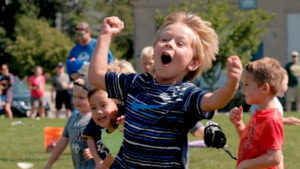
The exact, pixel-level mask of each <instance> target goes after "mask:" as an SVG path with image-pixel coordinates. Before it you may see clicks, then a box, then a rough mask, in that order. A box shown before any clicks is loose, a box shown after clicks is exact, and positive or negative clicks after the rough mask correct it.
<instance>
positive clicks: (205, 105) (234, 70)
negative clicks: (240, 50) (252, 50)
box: [201, 56, 243, 111]
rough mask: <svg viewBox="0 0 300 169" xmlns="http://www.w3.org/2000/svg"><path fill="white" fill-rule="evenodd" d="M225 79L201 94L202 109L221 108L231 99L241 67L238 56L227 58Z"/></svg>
mask: <svg viewBox="0 0 300 169" xmlns="http://www.w3.org/2000/svg"><path fill="white" fill-rule="evenodd" d="M227 69H228V70H227V81H226V83H225V84H224V86H222V87H221V88H219V89H217V90H216V91H214V92H212V93H207V94H205V95H204V96H203V99H202V101H201V107H202V110H204V111H213V110H216V109H220V108H223V107H224V106H226V104H227V103H228V102H229V101H230V100H231V99H232V97H233V96H234V94H235V92H236V90H237V89H238V86H239V81H240V79H241V75H242V71H243V67H242V63H241V61H240V59H239V57H238V56H230V57H229V58H228V59H227Z"/></svg>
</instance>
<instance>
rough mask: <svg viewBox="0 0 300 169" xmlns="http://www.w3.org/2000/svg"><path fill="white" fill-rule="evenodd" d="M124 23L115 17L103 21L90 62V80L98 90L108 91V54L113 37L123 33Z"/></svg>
mask: <svg viewBox="0 0 300 169" xmlns="http://www.w3.org/2000/svg"><path fill="white" fill-rule="evenodd" d="M123 28H124V23H123V22H122V21H121V20H120V19H119V18H118V17H115V16H111V17H107V18H105V19H104V20H103V23H102V30H101V32H100V34H99V36H98V42H97V45H96V48H95V50H94V53H93V57H92V59H91V61H90V66H89V73H88V80H89V83H90V84H92V85H94V86H95V87H97V88H100V89H103V90H106V87H105V73H106V72H107V53H108V51H109V45H110V42H111V39H112V36H113V35H116V34H118V33H120V32H121V30H122V29H123Z"/></svg>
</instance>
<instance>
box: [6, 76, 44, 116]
mask: <svg viewBox="0 0 300 169" xmlns="http://www.w3.org/2000/svg"><path fill="white" fill-rule="evenodd" d="M14 80H15V83H14V85H13V102H12V104H11V109H12V112H13V115H14V117H27V116H28V115H29V114H30V113H29V112H30V110H31V103H30V90H29V89H28V88H27V86H26V84H25V83H24V82H22V81H21V80H20V79H19V78H18V77H16V76H15V79H14ZM48 111H50V105H49V103H48V102H47V103H46V107H45V112H46V115H47V112H48ZM37 114H38V113H37Z"/></svg>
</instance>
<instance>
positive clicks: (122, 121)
mask: <svg viewBox="0 0 300 169" xmlns="http://www.w3.org/2000/svg"><path fill="white" fill-rule="evenodd" d="M116 123H117V124H119V125H123V126H124V123H125V116H124V115H122V116H120V117H118V118H117V122H116Z"/></svg>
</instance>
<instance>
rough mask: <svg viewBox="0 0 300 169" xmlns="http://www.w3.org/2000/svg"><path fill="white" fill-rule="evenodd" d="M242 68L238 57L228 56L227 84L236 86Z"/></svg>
mask: <svg viewBox="0 0 300 169" xmlns="http://www.w3.org/2000/svg"><path fill="white" fill-rule="evenodd" d="M242 72H243V66H242V63H241V60H240V58H239V57H238V56H230V57H229V58H228V59H227V82H229V83H231V84H234V85H237V86H238V84H239V81H240V79H241V76H242Z"/></svg>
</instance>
